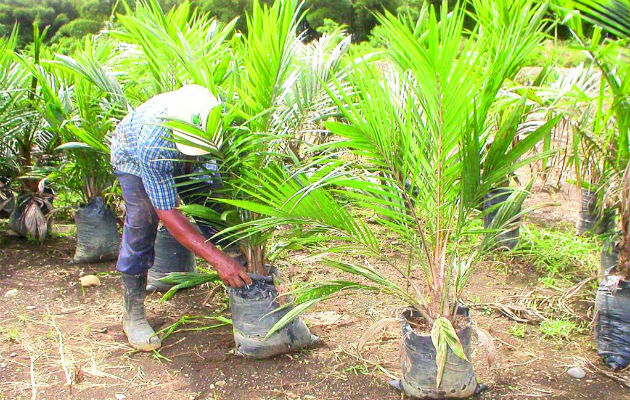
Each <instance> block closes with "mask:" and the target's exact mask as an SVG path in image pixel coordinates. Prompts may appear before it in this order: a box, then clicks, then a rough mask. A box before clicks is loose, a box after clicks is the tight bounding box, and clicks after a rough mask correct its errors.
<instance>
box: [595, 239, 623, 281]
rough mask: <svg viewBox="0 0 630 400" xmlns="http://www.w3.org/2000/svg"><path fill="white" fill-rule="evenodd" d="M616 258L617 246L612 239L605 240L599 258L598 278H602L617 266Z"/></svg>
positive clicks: (617, 253)
mask: <svg viewBox="0 0 630 400" xmlns="http://www.w3.org/2000/svg"><path fill="white" fill-rule="evenodd" d="M618 260H619V246H618V245H617V244H616V243H615V242H614V241H613V240H605V241H604V245H603V246H602V252H601V254H600V258H599V279H600V280H602V279H604V278H605V277H606V275H607V274H608V273H609V272H610V271H612V270H613V269H614V268H615V267H616V266H617V261H618Z"/></svg>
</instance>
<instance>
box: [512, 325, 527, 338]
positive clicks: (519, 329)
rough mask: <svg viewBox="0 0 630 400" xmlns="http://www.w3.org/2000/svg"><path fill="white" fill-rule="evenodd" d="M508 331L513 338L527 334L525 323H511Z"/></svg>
mask: <svg viewBox="0 0 630 400" xmlns="http://www.w3.org/2000/svg"><path fill="white" fill-rule="evenodd" d="M508 333H509V334H510V335H511V336H514V337H515V338H519V339H522V338H524V337H525V335H527V330H526V329H525V325H511V326H510V327H509V328H508Z"/></svg>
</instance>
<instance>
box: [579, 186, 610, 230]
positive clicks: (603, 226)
mask: <svg viewBox="0 0 630 400" xmlns="http://www.w3.org/2000/svg"><path fill="white" fill-rule="evenodd" d="M581 194H582V195H581V203H580V214H579V218H578V222H577V232H578V234H579V235H583V234H585V233H587V232H591V233H594V234H597V235H600V234H602V233H606V232H609V231H610V230H611V229H612V228H613V226H614V222H615V220H614V215H613V214H611V213H610V210H604V213H603V215H600V214H599V213H598V211H597V192H594V191H592V190H589V189H584V188H583V189H582V192H581Z"/></svg>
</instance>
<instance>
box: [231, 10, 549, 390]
mask: <svg viewBox="0 0 630 400" xmlns="http://www.w3.org/2000/svg"><path fill="white" fill-rule="evenodd" d="M520 4H521V6H522V7H523V9H526V10H530V12H532V13H534V14H536V15H537V14H538V13H541V12H544V8H545V5H544V4H543V5H534V3H533V2H521V3H520ZM465 15H466V13H465V11H464V9H463V8H462V6H461V5H458V6H457V7H455V9H454V10H453V11H452V12H450V13H449V11H447V7H442V8H441V9H440V11H439V13H436V11H435V10H434V8H432V7H429V6H425V7H423V8H422V11H421V14H420V18H419V19H418V21H417V22H416V21H414V22H410V21H401V20H399V19H398V18H396V17H395V16H393V15H391V14H388V15H385V16H379V22H380V23H381V28H380V32H381V33H382V35H383V38H384V39H385V43H386V44H387V46H386V47H387V54H388V59H389V60H390V62H391V63H392V65H393V67H394V68H393V70H392V71H389V73H386V74H385V76H383V74H382V73H381V72H380V71H379V70H378V69H376V68H374V67H373V66H372V65H356V66H354V67H353V69H352V71H351V72H350V73H349V74H348V80H349V83H348V84H347V85H346V84H342V83H339V84H338V85H337V86H336V87H335V88H334V89H329V90H328V92H329V95H330V96H331V97H332V98H333V100H334V101H335V103H336V104H337V106H338V108H339V111H340V113H341V114H342V117H343V119H342V120H341V121H340V122H332V121H329V122H327V123H326V124H325V126H326V128H327V129H329V130H330V131H331V132H332V133H333V134H334V135H336V136H335V137H336V138H337V140H333V141H332V142H330V143H326V144H323V145H322V146H320V148H321V147H326V148H327V150H328V151H344V152H347V153H350V154H352V155H354V156H355V158H356V160H357V161H356V162H351V163H348V162H346V161H343V157H339V158H334V157H330V155H329V154H328V153H326V152H325V153H324V155H322V156H320V157H316V158H314V159H311V160H310V161H309V163H307V164H306V165H305V166H304V167H303V168H302V169H300V170H298V171H297V172H295V171H294V172H288V171H287V170H286V168H282V167H278V168H277V169H271V168H270V165H269V164H267V165H265V168H261V167H260V166H259V167H258V168H252V169H251V170H250V171H249V173H247V174H244V175H242V176H241V177H240V179H239V181H238V182H239V188H241V190H242V191H243V192H245V193H246V194H247V195H248V197H249V198H248V199H247V200H241V199H239V200H225V202H226V203H228V204H234V205H238V206H239V207H240V208H241V209H245V210H248V211H249V212H250V213H256V214H258V216H257V218H255V219H249V220H241V222H242V223H241V224H240V225H237V226H234V227H232V228H229V229H228V230H227V231H229V232H233V234H234V235H235V236H238V237H246V238H249V237H255V236H256V235H260V234H261V232H268V230H269V228H270V227H273V228H274V229H275V227H276V226H278V225H280V224H284V225H288V226H290V227H293V228H294V229H289V230H287V231H286V232H283V233H281V237H282V239H283V240H286V238H287V237H290V238H291V241H292V243H301V244H303V245H315V244H318V245H323V244H324V243H325V242H327V241H328V240H332V241H333V243H334V245H333V246H332V247H331V246H327V247H326V251H327V253H329V254H331V255H333V256H334V254H336V253H340V252H343V253H344V254H345V253H347V252H348V251H350V250H352V249H355V250H356V249H361V255H366V254H371V255H375V256H376V255H378V254H379V251H380V249H381V245H380V243H379V240H378V239H377V237H375V235H374V234H373V233H372V232H371V231H370V229H368V228H366V227H365V226H364V225H363V224H361V223H359V222H357V221H355V220H353V218H352V214H351V213H350V211H348V204H354V207H357V208H360V209H367V210H369V211H370V212H372V213H374V215H375V217H374V220H375V221H376V222H378V223H379V224H380V225H381V226H382V227H383V228H384V229H385V230H386V232H387V234H386V236H388V237H396V238H397V239H398V240H399V241H400V242H401V243H403V245H402V246H401V247H402V249H403V252H404V254H401V257H400V259H399V258H396V259H395V260H392V259H388V260H384V261H383V262H385V263H387V265H388V266H389V267H391V269H392V270H393V271H395V272H396V273H397V274H398V275H400V278H401V279H402V284H401V283H400V281H397V280H395V279H391V278H389V277H388V276H387V274H386V273H385V271H383V270H381V269H377V268H375V267H374V266H372V265H371V264H370V262H369V259H368V258H364V259H362V262H361V263H352V262H348V261H343V260H339V259H335V258H330V259H328V260H326V261H325V264H326V265H328V266H330V267H331V268H336V269H338V270H341V271H344V272H347V273H349V274H351V275H353V277H354V279H357V280H353V279H350V280H332V281H323V282H313V283H310V284H307V285H306V286H302V287H298V288H297V289H295V290H294V291H292V293H291V294H292V295H293V296H295V303H290V305H289V306H288V307H285V308H283V309H282V310H283V311H284V315H281V316H282V318H281V319H280V320H279V321H278V323H277V324H276V325H275V326H274V327H273V328H272V329H271V330H270V331H269V332H268V333H267V337H270V336H272V335H274V334H275V333H277V332H278V330H279V329H283V328H284V327H285V326H286V324H288V323H290V321H292V319H293V318H295V317H296V316H297V315H299V314H300V313H301V312H303V311H305V310H307V309H308V308H309V307H311V306H313V305H314V304H317V303H318V302H320V301H322V300H325V299H327V298H330V297H332V296H335V295H339V294H343V293H345V292H347V291H349V290H370V291H376V292H381V293H385V294H388V295H393V296H395V297H397V298H399V299H400V300H401V301H403V302H404V303H406V305H408V306H410V308H409V309H407V311H405V312H404V313H403V314H404V319H403V333H404V335H403V350H402V354H403V357H402V359H401V362H402V366H403V379H402V380H401V382H400V385H401V388H402V389H403V390H404V391H405V392H407V393H408V394H411V395H413V396H419V397H427V396H428V397H434V398H442V397H468V396H470V395H471V394H473V393H474V392H475V390H476V388H477V381H476V379H475V374H474V371H473V367H472V364H471V363H470V354H471V333H472V328H471V322H470V318H469V313H468V310H467V309H466V308H465V307H463V306H462V305H461V302H460V299H461V296H462V293H463V290H464V287H465V285H466V282H467V280H468V278H469V277H470V275H471V272H472V266H473V264H474V261H475V260H476V255H478V254H480V252H476V253H474V254H472V255H471V254H464V253H463V252H462V250H461V249H460V246H459V244H460V243H463V242H464V241H466V240H469V238H470V237H471V236H474V234H475V233H478V232H479V230H478V229H477V228H476V227H475V224H474V221H473V217H474V216H476V214H478V211H477V208H479V207H480V204H481V202H482V201H483V198H484V197H485V195H486V194H487V193H488V192H489V191H490V190H491V189H492V188H493V187H496V186H498V185H500V184H503V183H504V182H505V180H506V177H507V176H509V175H510V174H511V173H513V172H514V171H515V170H516V168H519V167H520V166H523V165H526V164H527V163H528V162H531V160H532V159H531V158H527V157H522V158H519V157H514V158H513V159H510V161H509V162H506V163H505V165H503V164H502V165H500V166H497V167H496V171H498V172H496V173H492V174H490V173H489V174H487V176H486V177H485V180H484V181H483V184H481V183H480V179H479V178H478V179H470V178H469V177H468V176H467V173H468V171H470V170H471V169H473V170H474V169H475V168H477V165H476V164H478V163H479V158H478V157H477V158H474V164H475V165H472V164H473V158H472V157H471V155H472V154H471V153H473V151H472V150H471V144H470V143H471V141H470V138H481V137H483V136H484V135H487V134H488V132H489V131H490V130H489V129H488V126H489V122H488V118H489V116H490V114H491V110H493V109H494V108H496V107H497V104H496V103H497V101H496V100H497V90H498V89H497V90H485V88H486V85H487V84H488V81H487V80H486V75H487V73H486V68H491V69H492V67H494V68H495V69H494V70H497V71H503V72H499V73H503V74H506V73H507V70H506V69H503V70H502V69H500V68H498V67H497V65H504V64H505V63H506V60H505V59H504V57H505V56H503V57H495V54H493V53H492V52H489V51H488V50H487V47H486V44H485V43H484V42H483V41H482V40H475V39H477V36H476V35H479V31H478V30H474V31H473V36H472V37H471V38H468V37H467V35H466V34H465V29H464V19H465ZM519 33H520V32H519ZM533 33H534V34H537V33H536V32H533ZM468 39H470V40H468ZM505 39H506V41H508V42H509V40H510V39H511V38H510V37H505ZM527 39H528V37H527V36H526V37H523V38H522V40H523V41H526V40H527ZM517 42H518V41H517ZM494 63H496V64H497V65H494ZM484 67H485V68H484ZM495 78H496V79H498V81H499V82H502V81H503V79H500V77H495ZM477 105H484V107H477ZM510 129H513V128H510ZM489 141H490V139H489ZM474 143H475V144H477V143H478V141H476V142H474ZM535 143H536V140H533V139H532V140H523V141H521V142H520V143H519V144H518V145H517V146H520V147H518V150H517V151H515V153H514V154H516V152H520V153H519V154H520V155H521V156H522V155H523V154H525V153H526V151H523V147H525V146H530V149H531V147H532V146H533V145H534V144H535ZM472 148H473V149H476V151H477V152H479V153H480V152H481V150H480V149H479V147H474V146H473V147H472ZM346 158H347V157H346ZM272 171H275V172H272ZM358 172H360V173H359V174H357V173H358ZM375 177H377V178H376V179H375ZM344 199H345V200H344ZM344 259H345V260H347V257H346V258H344ZM366 282H367V283H366ZM427 332H430V333H431V334H430V335H429V336H427V335H424V333H427ZM419 357H420V358H423V360H424V361H419V360H418V358H419ZM427 360H428V361H427Z"/></svg>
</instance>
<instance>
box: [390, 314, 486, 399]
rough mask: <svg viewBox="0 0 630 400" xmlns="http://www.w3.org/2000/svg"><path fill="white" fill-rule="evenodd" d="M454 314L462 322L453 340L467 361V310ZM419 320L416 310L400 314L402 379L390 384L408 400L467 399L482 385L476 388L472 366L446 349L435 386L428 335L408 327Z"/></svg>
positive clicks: (435, 370) (469, 351)
mask: <svg viewBox="0 0 630 400" xmlns="http://www.w3.org/2000/svg"><path fill="white" fill-rule="evenodd" d="M457 314H458V315H459V316H460V317H462V318H463V319H464V320H465V321H466V323H465V325H464V326H463V327H462V328H461V329H458V330H457V337H458V338H459V340H460V342H461V344H462V347H463V349H464V353H465V354H466V357H468V359H469V360H470V358H471V355H472V337H473V328H472V326H471V325H470V311H469V309H468V308H465V307H458V309H457ZM421 318H422V317H421V316H420V314H419V313H418V312H417V311H416V310H413V309H407V310H405V312H403V315H402V318H401V325H402V334H403V337H402V346H401V347H402V348H401V350H400V354H401V357H400V358H401V367H402V378H401V379H400V380H396V381H392V382H390V384H391V385H392V386H394V387H395V388H397V389H398V390H400V391H402V392H404V393H405V394H407V395H408V396H409V397H411V398H421V399H449V398H468V397H470V396H472V395H474V394H475V393H478V392H479V391H481V390H483V389H484V388H485V385H478V383H477V377H476V375H475V370H474V367H473V364H472V363H471V362H470V361H467V360H463V359H461V358H459V357H458V356H457V355H456V354H455V353H453V351H452V350H451V349H450V348H448V350H447V356H446V365H445V366H444V372H443V375H442V381H441V382H440V386H439V387H436V383H437V374H438V367H437V363H436V358H437V351H436V349H435V346H434V345H433V341H432V339H431V335H428V334H421V333H420V332H418V331H416V330H415V329H414V328H413V327H412V326H411V324H410V321H412V320H417V319H421Z"/></svg>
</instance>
